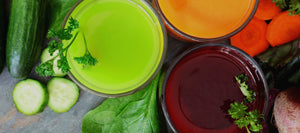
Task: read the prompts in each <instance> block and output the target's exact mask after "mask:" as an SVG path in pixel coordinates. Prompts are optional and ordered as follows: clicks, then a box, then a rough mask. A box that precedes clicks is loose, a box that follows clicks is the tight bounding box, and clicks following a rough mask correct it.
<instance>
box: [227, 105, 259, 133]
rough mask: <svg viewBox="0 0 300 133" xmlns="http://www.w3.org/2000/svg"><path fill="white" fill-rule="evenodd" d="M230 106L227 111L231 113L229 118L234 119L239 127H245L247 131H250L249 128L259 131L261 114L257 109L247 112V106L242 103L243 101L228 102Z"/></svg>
mask: <svg viewBox="0 0 300 133" xmlns="http://www.w3.org/2000/svg"><path fill="white" fill-rule="evenodd" d="M230 107H231V108H230V109H229V110H228V113H229V114H230V115H231V118H233V119H235V121H234V122H235V124H237V125H238V127H239V128H244V127H245V128H246V130H247V132H248V133H251V132H250V130H251V131H253V132H261V130H262V128H263V127H262V121H263V119H264V116H263V114H260V113H259V112H258V111H257V110H254V111H249V112H247V109H248V107H247V106H246V105H244V103H243V102H242V103H237V102H234V103H232V104H230ZM249 126H250V128H249Z"/></svg>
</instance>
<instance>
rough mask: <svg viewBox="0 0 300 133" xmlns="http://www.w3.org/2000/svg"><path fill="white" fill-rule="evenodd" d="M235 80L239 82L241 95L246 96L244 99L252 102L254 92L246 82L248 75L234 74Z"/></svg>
mask: <svg viewBox="0 0 300 133" xmlns="http://www.w3.org/2000/svg"><path fill="white" fill-rule="evenodd" d="M235 79H236V81H237V82H238V83H239V84H240V90H241V92H242V93H243V95H244V96H245V97H246V99H245V101H246V102H247V103H248V102H252V101H253V100H255V96H256V94H255V92H254V91H253V90H251V89H250V88H249V86H248V85H247V84H246V83H247V81H248V77H247V76H246V75H244V74H241V75H238V76H235Z"/></svg>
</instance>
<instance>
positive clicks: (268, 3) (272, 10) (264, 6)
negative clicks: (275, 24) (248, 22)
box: [254, 0, 281, 20]
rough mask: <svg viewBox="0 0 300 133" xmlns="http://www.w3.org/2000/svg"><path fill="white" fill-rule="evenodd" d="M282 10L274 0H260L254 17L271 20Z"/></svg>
mask: <svg viewBox="0 0 300 133" xmlns="http://www.w3.org/2000/svg"><path fill="white" fill-rule="evenodd" d="M280 12H281V9H280V8H279V7H278V6H276V4H275V3H273V2H272V0H260V1H259V4H258V8H257V10H256V13H255V15H254V17H256V18H258V19H261V20H270V19H272V18H273V17H274V16H276V15H277V14H279V13H280Z"/></svg>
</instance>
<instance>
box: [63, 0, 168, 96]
mask: <svg viewBox="0 0 300 133" xmlns="http://www.w3.org/2000/svg"><path fill="white" fill-rule="evenodd" d="M83 1H84V0H78V1H77V2H76V3H75V4H74V5H73V6H72V7H71V8H70V10H69V11H68V13H67V15H66V16H65V17H64V20H63V23H62V25H61V28H64V27H65V25H66V23H67V21H68V19H69V17H70V15H71V14H72V12H73V11H74V9H75V8H76V7H77V6H78V5H79V4H80V3H81V2H83ZM141 2H143V4H145V5H146V6H147V7H148V8H149V9H150V12H153V14H154V16H155V17H156V19H157V20H158V22H159V24H160V28H161V30H162V37H163V38H161V39H163V50H162V55H161V58H160V61H159V63H158V66H157V67H156V69H155V71H154V73H153V74H152V75H151V76H150V78H148V79H146V80H144V81H145V82H144V83H142V85H141V86H139V87H137V88H134V89H132V90H130V91H128V92H124V93H119V94H107V93H102V92H98V91H95V90H92V89H90V88H88V87H87V86H85V85H83V84H82V83H81V82H80V81H78V80H77V79H76V78H75V77H74V75H73V74H72V73H71V72H70V71H69V72H68V76H69V77H70V78H71V80H72V81H74V82H75V83H76V84H77V85H78V86H79V87H80V88H82V89H83V90H85V91H87V92H89V93H92V94H94V95H97V96H100V97H105V98H117V97H123V96H128V95H131V94H133V93H135V92H138V91H140V90H142V89H143V88H145V87H146V86H147V85H148V84H149V83H151V81H152V80H153V79H154V78H155V77H156V75H157V74H158V73H159V71H160V69H161V68H162V66H163V63H164V60H165V58H166V53H167V43H168V39H167V32H166V29H165V25H164V23H163V21H162V20H161V19H160V17H159V14H158V13H157V12H156V10H155V9H154V8H153V7H152V6H151V3H150V2H149V1H146V0H142V1H141ZM140 8H144V7H140ZM145 12H147V11H145ZM149 17H151V16H149ZM151 18H152V17H151Z"/></svg>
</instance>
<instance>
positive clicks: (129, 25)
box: [64, 0, 164, 94]
mask: <svg viewBox="0 0 300 133" xmlns="http://www.w3.org/2000/svg"><path fill="white" fill-rule="evenodd" d="M139 4H141V2H139ZM141 6H142V7H144V8H142V7H141ZM141 6H137V3H135V2H133V1H128V0H85V1H83V2H82V3H80V4H79V5H78V6H77V7H76V9H75V10H74V11H73V12H72V14H71V16H72V17H74V18H76V19H77V20H78V21H79V26H80V33H79V34H78V37H77V38H76V40H75V42H74V44H73V45H72V46H71V47H70V49H69V51H68V62H69V64H70V66H71V70H70V71H71V73H72V74H73V75H74V77H75V78H76V79H77V80H78V81H79V82H81V83H82V84H83V85H85V86H86V87H88V88H90V89H92V90H95V91H98V92H101V93H106V94H119V93H124V92H128V91H131V90H133V89H135V88H137V87H139V86H141V85H142V84H144V83H145V82H146V81H147V80H148V79H149V78H150V77H151V76H152V75H153V73H154V72H155V71H156V70H157V68H158V66H159V63H160V61H161V58H162V54H163V48H164V46H163V43H164V42H163V41H164V40H163V33H162V29H161V27H160V26H161V25H160V23H159V21H158V20H157V18H156V17H155V16H154V13H153V12H152V11H151V10H150V9H149V8H148V7H147V6H145V5H144V4H141ZM82 33H84V34H85V37H86V40H87V44H88V49H89V51H90V52H91V55H92V56H93V57H95V58H96V59H97V60H98V63H97V64H96V66H87V67H85V68H82V65H79V64H77V62H75V61H74V60H73V58H74V57H78V56H82V55H84V52H85V46H84V43H83V36H82ZM67 43H68V42H64V44H67Z"/></svg>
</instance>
